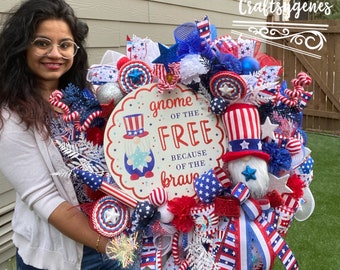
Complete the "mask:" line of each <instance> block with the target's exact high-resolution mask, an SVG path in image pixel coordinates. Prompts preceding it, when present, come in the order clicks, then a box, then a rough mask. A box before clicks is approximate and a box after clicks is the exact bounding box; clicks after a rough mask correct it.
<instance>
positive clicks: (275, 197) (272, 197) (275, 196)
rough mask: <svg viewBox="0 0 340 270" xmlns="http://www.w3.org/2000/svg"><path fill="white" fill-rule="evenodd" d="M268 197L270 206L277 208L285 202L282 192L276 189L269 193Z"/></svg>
mask: <svg viewBox="0 0 340 270" xmlns="http://www.w3.org/2000/svg"><path fill="white" fill-rule="evenodd" d="M267 198H268V200H269V202H270V206H271V207H273V208H275V207H279V206H280V205H282V204H283V203H284V200H283V198H282V196H281V194H280V193H279V192H278V191H277V190H276V189H275V190H273V191H271V192H269V193H268V194H267Z"/></svg>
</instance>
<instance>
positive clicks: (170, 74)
mask: <svg viewBox="0 0 340 270" xmlns="http://www.w3.org/2000/svg"><path fill="white" fill-rule="evenodd" d="M179 68H180V64H179V62H174V63H171V64H168V70H169V71H167V70H166V68H165V66H164V65H163V64H155V66H154V69H153V75H154V76H155V77H157V78H158V84H157V86H158V89H159V90H160V91H161V92H164V91H166V90H173V89H175V88H176V85H177V83H178V82H179V81H180V79H181V77H180V72H179Z"/></svg>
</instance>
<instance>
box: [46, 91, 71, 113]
mask: <svg viewBox="0 0 340 270" xmlns="http://www.w3.org/2000/svg"><path fill="white" fill-rule="evenodd" d="M62 97H63V93H62V92H61V91H59V90H55V91H53V92H52V94H51V95H50V98H49V101H50V104H51V105H52V106H55V107H57V108H59V109H61V110H62V111H63V113H64V114H69V112H70V109H69V107H68V106H67V105H66V104H65V103H63V102H61V101H60V100H61V98H62Z"/></svg>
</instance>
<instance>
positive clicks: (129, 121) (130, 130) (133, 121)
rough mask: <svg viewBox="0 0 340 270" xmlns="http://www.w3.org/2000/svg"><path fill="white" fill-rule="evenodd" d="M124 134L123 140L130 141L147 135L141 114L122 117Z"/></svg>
mask: <svg viewBox="0 0 340 270" xmlns="http://www.w3.org/2000/svg"><path fill="white" fill-rule="evenodd" d="M123 119H124V125H125V129H126V134H125V135H124V136H123V137H124V138H125V139H132V138H134V137H136V136H138V137H140V138H142V137H144V136H146V135H148V134H149V132H147V131H145V130H144V116H143V114H141V113H139V114H131V115H127V116H124V117H123Z"/></svg>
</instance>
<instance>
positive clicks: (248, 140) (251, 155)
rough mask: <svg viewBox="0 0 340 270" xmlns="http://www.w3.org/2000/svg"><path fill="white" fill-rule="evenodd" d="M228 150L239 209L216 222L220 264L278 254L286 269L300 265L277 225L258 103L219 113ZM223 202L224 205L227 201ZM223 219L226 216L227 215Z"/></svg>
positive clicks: (239, 265)
mask: <svg viewBox="0 0 340 270" xmlns="http://www.w3.org/2000/svg"><path fill="white" fill-rule="evenodd" d="M222 119H223V122H224V124H225V127H226V132H227V136H228V151H227V152H226V153H225V154H224V155H223V156H222V159H223V161H224V162H226V165H227V167H228V171H229V176H230V180H231V182H232V188H231V192H230V195H231V196H233V197H234V198H236V199H237V200H238V201H239V205H240V213H239V215H238V216H232V217H229V219H227V221H224V222H223V223H221V224H223V225H222V226H221V225H220V228H219V231H220V233H219V234H220V235H221V238H220V240H219V241H216V242H215V245H214V246H213V249H212V250H213V254H214V257H215V260H214V261H215V263H216V265H217V266H218V267H220V269H229V268H227V267H225V266H226V264H227V265H228V266H230V267H232V268H230V269H240V270H255V269H272V267H273V264H274V259H275V257H276V256H277V257H278V258H279V259H280V260H281V262H282V263H283V265H284V267H285V269H298V264H297V261H296V259H295V257H294V255H293V253H292V251H291V250H290V248H289V247H288V245H287V244H286V243H285V241H284V239H283V238H282V237H281V236H280V235H279V233H278V232H277V230H276V229H275V225H274V222H273V220H271V218H272V216H273V214H272V208H271V207H270V203H269V200H268V199H267V197H266V195H267V193H268V192H269V186H270V185H269V184H270V183H269V181H270V177H269V173H268V167H267V162H268V161H269V159H270V156H269V154H268V153H266V152H264V151H263V150H262V141H261V125H260V116H259V112H258V109H257V107H256V106H255V105H252V104H247V103H234V104H231V105H230V106H228V108H227V110H226V112H225V113H224V114H223V117H222ZM225 207H227V206H225ZM225 220H226V219H225Z"/></svg>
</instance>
